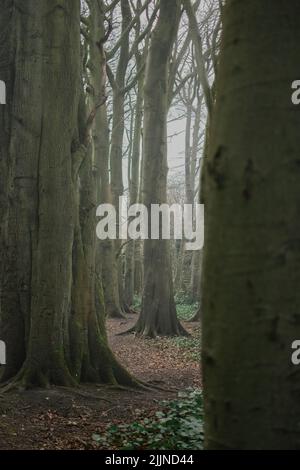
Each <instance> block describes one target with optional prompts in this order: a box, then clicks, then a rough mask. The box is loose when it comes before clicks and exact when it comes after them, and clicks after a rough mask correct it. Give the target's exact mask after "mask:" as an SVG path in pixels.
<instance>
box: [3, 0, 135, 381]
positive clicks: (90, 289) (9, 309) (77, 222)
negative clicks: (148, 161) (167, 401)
mask: <svg viewBox="0 0 300 470" xmlns="http://www.w3.org/2000/svg"><path fill="white" fill-rule="evenodd" d="M17 3H19V2H17ZM9 26H10V31H11V33H12V34H11V41H12V44H13V47H12V51H14V54H15V55H14V56H11V57H12V59H11V60H12V63H11V64H10V66H11V68H12V69H14V71H15V74H14V88H13V90H12V92H11V95H10V104H9V106H8V110H11V112H10V115H9V118H10V119H11V127H10V133H9V134H8V138H9V147H8V146H7V154H6V161H7V164H8V165H9V174H10V180H9V183H10V184H9V185H8V187H7V194H6V198H7V200H8V201H9V207H8V211H7V217H6V220H5V231H4V233H3V243H4V244H5V247H6V255H5V259H4V270H3V271H4V272H3V277H2V279H1V281H2V285H1V331H0V336H1V339H3V340H4V341H5V342H6V344H7V364H8V366H7V367H6V368H5V370H4V374H3V376H2V381H5V380H10V379H13V377H14V379H13V382H12V383H13V384H14V383H17V384H19V383H20V384H21V385H22V386H25V387H27V386H47V385H50V384H56V385H76V384H78V383H79V382H80V381H86V380H89V381H97V382H105V383H122V384H127V385H133V384H135V381H134V379H132V378H131V377H130V375H129V374H127V372H126V371H125V370H124V369H123V368H122V367H121V366H119V364H118V363H117V361H116V360H115V358H114V357H113V355H112V353H111V351H110V350H109V348H108V346H107V342H106V337H105V329H104V324H103V315H100V314H99V312H98V311H96V309H95V296H96V293H95V282H96V281H95V265H94V264H95V225H96V220H95V206H96V204H95V200H96V188H95V182H94V181H93V174H92V160H91V155H92V154H91V152H90V150H89V149H88V148H87V143H86V140H87V139H86V135H85V134H86V128H85V122H86V117H85V115H84V114H85V103H84V100H83V99H82V90H81V76H80V75H81V53H80V2H79V1H76V2H74V0H61V2H60V4H59V5H56V6H55V7H53V2H52V0H51V1H50V0H47V1H44V2H39V3H38V4H37V2H36V1H33V0H32V1H28V2H26V5H25V6H24V5H23V3H22V8H14V9H13V10H12V14H11V16H10V25H9ZM82 110H83V111H82ZM79 117H80V119H79ZM82 123H84V124H83V125H82ZM1 140H2V139H1ZM2 148H3V147H2V144H1V150H2ZM79 182H80V184H79ZM1 244H2V243H1ZM99 294H100V293H99ZM100 302H101V299H100ZM16 351H17V353H16Z"/></svg>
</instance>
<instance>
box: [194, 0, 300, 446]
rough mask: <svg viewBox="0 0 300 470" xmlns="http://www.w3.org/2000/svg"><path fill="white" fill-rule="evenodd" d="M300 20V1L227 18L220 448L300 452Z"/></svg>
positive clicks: (210, 350) (217, 265)
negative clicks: (298, 94) (299, 102)
mask: <svg viewBox="0 0 300 470" xmlns="http://www.w3.org/2000/svg"><path fill="white" fill-rule="evenodd" d="M271 10H272V14H270V11H271ZM299 16H300V4H299V2H298V1H295V0H291V1H289V2H279V1H275V2H274V1H272V2H271V1H264V2H262V1H261V0H243V1H236V0H235V1H233V0H228V2H227V5H226V7H225V10H224V22H225V24H224V36H223V43H222V44H223V46H222V52H221V62H220V68H219V76H218V82H217V98H216V111H215V113H214V116H213V124H212V134H211V143H210V150H209V160H208V165H207V175H206V177H207V181H206V191H207V192H206V194H205V203H206V229H205V255H204V289H203V296H204V307H203V369H204V371H203V372H204V391H205V414H206V430H205V434H206V448H208V449H300V429H299V416H300V400H299V379H300V370H299V368H298V369H297V368H296V367H295V366H293V364H292V363H291V344H292V342H293V340H295V339H299V338H297V337H299V333H300V316H299V311H300V291H299V285H300V261H299V260H300V244H299V235H298V234H299V233H300V219H299V207H300V191H299V187H300V172H299V129H300V109H297V108H295V107H294V105H293V104H292V102H291V83H292V82H293V80H295V78H296V77H299V58H298V45H299V44H300V28H299ZM245 25H247V27H245Z"/></svg>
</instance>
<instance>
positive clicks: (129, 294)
mask: <svg viewBox="0 0 300 470" xmlns="http://www.w3.org/2000/svg"><path fill="white" fill-rule="evenodd" d="M141 59H142V58H141V57H140V56H139V53H137V59H136V63H137V70H139V69H140V67H141ZM143 87H144V74H141V75H140V77H139V80H138V90H137V97H136V109H135V123H134V133H133V148H132V162H131V178H130V187H129V190H130V198H129V199H130V201H129V203H130V205H131V206H132V205H133V204H137V202H138V196H139V184H140V178H139V177H140V157H141V129H142V123H143ZM129 222H130V221H129ZM135 246H136V243H135V242H134V241H132V242H131V243H128V245H127V249H126V271H125V302H126V304H127V305H129V306H131V305H132V303H133V296H134V280H135V279H134V272H135Z"/></svg>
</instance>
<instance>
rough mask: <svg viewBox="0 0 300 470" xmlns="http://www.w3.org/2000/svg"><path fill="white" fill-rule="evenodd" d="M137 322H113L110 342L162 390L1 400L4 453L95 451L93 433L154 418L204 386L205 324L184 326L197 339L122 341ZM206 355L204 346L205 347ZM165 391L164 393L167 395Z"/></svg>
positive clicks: (32, 394) (68, 392)
mask: <svg viewBox="0 0 300 470" xmlns="http://www.w3.org/2000/svg"><path fill="white" fill-rule="evenodd" d="M135 321H136V315H127V319H126V320H125V321H124V320H111V319H108V321H107V330H108V337H109V343H110V345H111V347H112V349H113V351H114V353H115V354H116V356H117V357H118V358H119V359H120V360H121V362H122V363H123V364H124V365H125V366H126V367H127V368H128V370H129V371H130V372H131V373H132V374H134V375H135V376H136V377H137V378H139V379H141V380H143V381H145V382H147V383H149V384H150V385H151V384H152V385H153V386H157V387H159V388H158V389H156V388H154V389H153V388H151V389H149V390H147V391H131V390H120V389H116V388H113V387H105V386H101V385H100V386H97V385H90V386H89V385H87V386H84V387H80V388H79V389H77V390H76V389H75V390H72V389H65V388H51V389H48V390H27V391H24V392H19V393H9V394H5V395H3V396H0V449H1V450H2V449H19V450H21V449H62V450H63V449H93V448H97V447H96V443H95V442H94V441H93V439H92V435H93V434H95V433H96V434H100V435H101V434H102V433H103V430H104V429H105V428H106V427H107V425H109V424H112V423H114V424H120V423H130V422H133V421H135V420H137V419H138V418H139V416H149V417H151V416H152V415H154V413H155V412H156V411H157V410H159V409H161V406H162V405H161V401H162V400H172V399H174V398H176V396H177V393H178V392H179V391H181V390H186V389H188V388H199V387H200V386H201V378H200V368H199V359H198V357H197V350H196V349H197V348H195V347H194V348H191V347H190V346H191V344H192V345H193V341H194V344H196V345H197V344H198V334H199V324H197V323H187V322H183V325H184V327H185V328H186V329H187V330H188V331H189V332H190V333H191V335H192V338H191V339H186V338H180V339H178V338H168V339H165V338H161V339H157V340H151V339H143V338H134V336H133V335H125V336H117V335H118V333H120V332H121V331H123V330H124V328H127V327H130V326H131V325H133V324H134V322H135ZM199 350H200V345H199ZM162 389H163V390H162Z"/></svg>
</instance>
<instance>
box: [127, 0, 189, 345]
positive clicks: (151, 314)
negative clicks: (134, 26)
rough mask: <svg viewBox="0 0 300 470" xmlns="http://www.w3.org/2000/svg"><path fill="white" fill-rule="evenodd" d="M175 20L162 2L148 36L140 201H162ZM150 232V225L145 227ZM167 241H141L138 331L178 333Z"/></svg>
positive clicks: (170, 2) (176, 11) (176, 5)
mask: <svg viewBox="0 0 300 470" xmlns="http://www.w3.org/2000/svg"><path fill="white" fill-rule="evenodd" d="M179 18H180V1H177V0H162V1H161V7H160V15H159V20H158V22H157V25H156V27H155V30H154V32H153V34H152V39H151V46H150V51H149V56H148V63H147V70H146V79H145V107H144V109H145V117H144V139H145V140H144V157H143V158H144V176H145V178H144V180H143V197H144V200H143V203H144V204H145V205H146V207H147V208H148V212H149V214H150V212H151V204H162V203H166V201H167V191H166V187H167V142H166V135H167V129H166V128H167V113H168V70H169V59H170V54H171V50H172V45H173V42H174V40H175V37H176V33H177V28H178V23H179ZM149 230H150V229H149ZM169 243H170V242H169V240H145V244H144V293H143V301H142V312H141V315H140V318H139V320H138V322H137V325H136V327H135V329H136V331H137V333H138V334H142V335H145V336H152V337H155V336H157V335H180V334H184V329H183V328H182V326H181V325H180V323H179V321H178V319H177V315H176V306H175V302H174V292H173V281H172V272H171V260H170V247H169Z"/></svg>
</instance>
